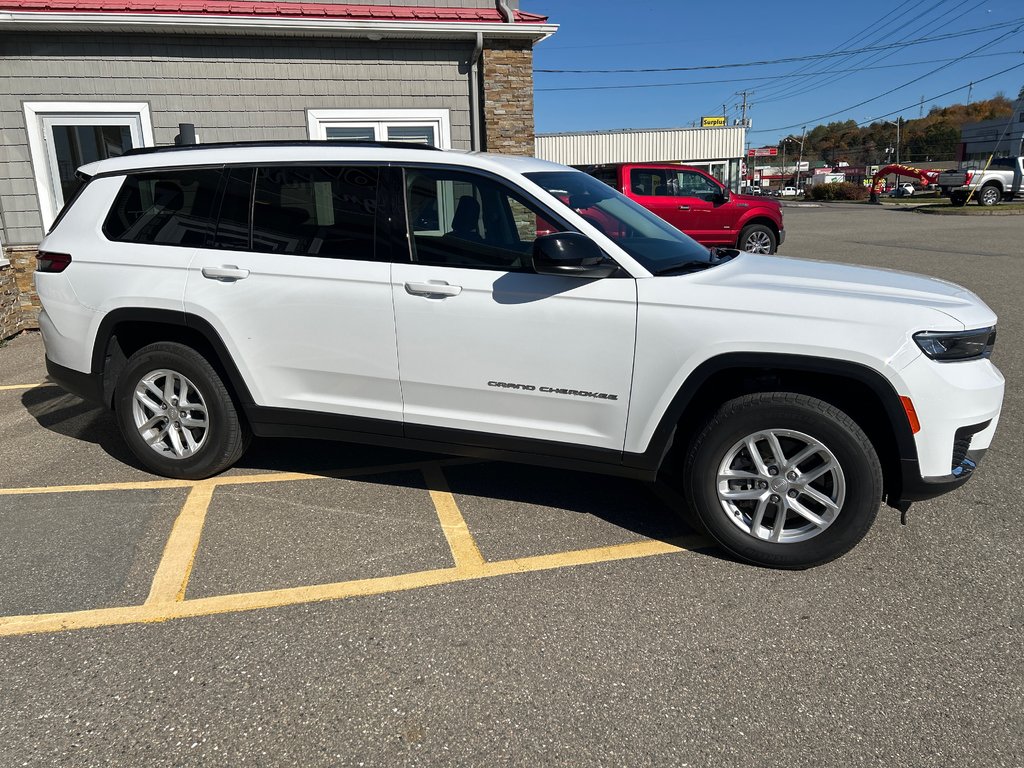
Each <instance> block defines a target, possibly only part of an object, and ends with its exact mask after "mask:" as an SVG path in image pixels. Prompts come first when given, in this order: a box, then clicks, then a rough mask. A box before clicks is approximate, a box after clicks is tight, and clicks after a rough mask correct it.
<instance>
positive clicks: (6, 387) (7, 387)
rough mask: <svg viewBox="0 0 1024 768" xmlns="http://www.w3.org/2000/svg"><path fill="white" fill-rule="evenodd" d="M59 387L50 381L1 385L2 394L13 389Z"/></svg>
mask: <svg viewBox="0 0 1024 768" xmlns="http://www.w3.org/2000/svg"><path fill="white" fill-rule="evenodd" d="M56 386H57V385H56V384H54V383H53V382H50V381H42V382H40V383H39V384H3V385H0V392H5V391H7V390H13V389H38V388H39V387H56Z"/></svg>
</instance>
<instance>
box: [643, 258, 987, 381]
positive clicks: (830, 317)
mask: <svg viewBox="0 0 1024 768" xmlns="http://www.w3.org/2000/svg"><path fill="white" fill-rule="evenodd" d="M637 291H638V295H639V299H640V302H641V305H642V307H641V313H643V312H644V311H645V310H644V309H643V306H644V305H646V306H647V307H650V308H651V310H652V314H654V315H656V316H658V317H659V318H660V319H659V322H674V323H677V324H678V325H679V326H680V331H679V332H680V333H684V334H687V335H690V336H698V337H705V338H718V339H721V337H722V336H723V334H722V332H721V329H722V328H728V327H736V328H741V329H742V332H741V333H740V334H739V335H742V336H743V339H742V341H744V342H745V343H746V344H747V346H749V344H750V343H758V344H759V347H758V348H759V349H762V350H764V351H769V350H775V351H786V352H794V353H798V354H809V352H808V350H813V351H814V354H819V355H821V356H826V357H828V356H841V357H844V358H846V359H852V360H858V359H862V360H863V361H864V362H866V363H867V362H870V360H871V359H875V360H877V359H884V360H888V361H890V362H891V363H892V364H894V365H902V364H904V363H905V362H906V361H908V360H909V359H911V358H912V357H913V356H916V355H918V354H920V351H919V350H918V349H917V347H916V345H915V344H914V343H913V341H912V338H911V337H912V336H913V334H915V333H917V332H918V331H959V330H964V329H965V328H984V327H987V326H991V325H995V323H996V316H995V313H994V312H992V310H991V309H989V308H988V307H987V306H986V305H985V303H984V302H982V301H981V299H979V298H978V297H977V296H975V295H974V294H973V293H971V292H970V291H968V290H967V289H966V288H963V287H961V286H959V285H956V284H954V283H950V282H946V281H945V280H939V279H937V278H933V277H924V276H922V275H915V274H910V273H907V272H898V271H895V270H887V269H874V268H870V267H855V266H849V265H846V264H836V263H833V262H821V261H811V260H808V259H792V258H784V257H780V256H761V255H755V254H749V253H741V254H740V255H739V256H737V257H735V258H734V259H732V260H731V261H729V262H726V263H725V264H722V265H720V266H717V267H712V268H710V269H706V270H704V271H702V272H695V273H691V274H686V275H678V276H667V277H654V278H651V279H645V280H640V281H638V285H637ZM737 340H738V339H737ZM722 345H723V346H727V344H725V343H723V344H722ZM869 350H870V353H869V352H868V351H869Z"/></svg>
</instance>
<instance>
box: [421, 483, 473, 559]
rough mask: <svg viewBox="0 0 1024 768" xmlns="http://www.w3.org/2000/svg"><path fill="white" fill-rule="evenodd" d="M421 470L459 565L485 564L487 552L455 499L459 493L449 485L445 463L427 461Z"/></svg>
mask: <svg viewBox="0 0 1024 768" xmlns="http://www.w3.org/2000/svg"><path fill="white" fill-rule="evenodd" d="M421 471H422V473H423V479H424V480H425V481H426V483H427V490H429V491H430V500H431V501H432V502H434V509H435V510H437V519H438V520H440V522H441V530H442V531H444V537H445V538H446V539H447V540H448V546H449V547H450V548H451V550H452V558H454V560H455V567H456V568H479V567H480V566H481V565H483V564H484V556H483V555H482V554H480V548H479V547H478V546H477V544H476V539H474V538H473V534H472V533H470V532H469V526H468V525H466V520H465V518H463V516H462V512H460V511H459V507H458V505H457V504H456V503H455V497H454V496H452V492H451V489H449V487H448V480H447V479H446V478H445V476H444V471H443V470H442V469H441V465H440V464H427V465H426V466H425V467H423V468H422V470H421Z"/></svg>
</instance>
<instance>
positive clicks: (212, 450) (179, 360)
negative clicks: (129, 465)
mask: <svg viewBox="0 0 1024 768" xmlns="http://www.w3.org/2000/svg"><path fill="white" fill-rule="evenodd" d="M173 346H179V345H173ZM171 347H172V345H170V344H160V345H154V347H152V348H147V349H144V350H142V351H141V352H140V353H138V354H136V355H133V356H132V358H131V359H130V360H129V361H128V365H127V366H126V367H125V369H124V371H122V373H121V376H120V377H119V378H118V384H117V389H116V390H115V394H114V409H115V414H116V418H117V422H118V426H119V427H120V429H121V434H122V435H123V436H124V439H125V441H126V442H127V443H128V446H129V448H131V450H132V453H133V454H134V455H135V457H136V458H137V459H138V460H139V461H140V462H141V463H142V464H143V465H145V466H146V468H147V469H149V470H151V471H152V472H155V473H157V474H159V475H164V476H166V477H175V478H185V479H200V478H203V477H209V476H210V475H213V474H216V473H217V472H218V471H220V469H221V467H220V466H219V465H220V464H221V463H222V459H223V456H224V455H225V453H226V452H227V451H228V449H229V446H228V440H229V435H230V434H231V431H232V427H233V424H232V421H233V420H235V419H236V418H237V417H236V415H235V411H234V404H233V403H232V402H231V401H230V399H228V400H227V401H226V402H225V401H224V398H223V397H222V396H221V393H222V392H223V391H224V386H223V384H222V383H221V381H220V377H218V376H217V373H216V371H214V370H213V368H212V367H211V366H210V365H209V363H207V362H206V361H205V360H204V359H203V358H201V357H200V356H199V355H198V353H192V354H188V352H184V353H183V352H180V351H179V350H173V349H171ZM179 349H180V350H188V348H187V347H179ZM188 351H190V350H188ZM158 369H167V370H171V371H175V372H177V373H180V374H182V375H183V376H185V377H186V378H188V379H189V381H191V382H192V383H193V384H194V385H195V386H196V388H197V389H198V390H199V392H200V394H201V395H202V397H203V400H204V401H205V403H206V408H207V420H208V424H209V426H208V428H207V429H208V431H207V435H206V442H205V443H204V444H203V446H202V447H201V448H200V449H199V451H197V452H196V453H195V454H194V455H192V456H189V457H187V458H183V459H169V458H165V457H163V456H161V455H160V454H159V453H157V452H156V451H154V450H153V449H152V448H151V447H150V446H149V445H147V444H146V441H145V440H143V439H142V436H141V435H140V434H139V430H138V428H137V427H136V426H135V420H134V418H133V415H132V406H133V401H134V398H135V388H136V386H138V383H139V381H141V379H142V377H143V376H145V375H146V374H148V373H150V372H151V371H155V370H158ZM234 426H235V428H237V424H235V425H234Z"/></svg>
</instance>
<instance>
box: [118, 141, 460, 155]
mask: <svg viewBox="0 0 1024 768" xmlns="http://www.w3.org/2000/svg"><path fill="white" fill-rule="evenodd" d="M229 147H385V148H389V149H429V150H433V151H438V152H440V151H442V150H440V149H439V148H438V147H434V146H431V145H430V144H414V143H413V142H411V141H358V140H355V141H352V140H337V139H318V140H310V139H283V140H279V141H222V142H214V143H211V144H180V145H179V144H174V145H169V146H164V147H135V148H133V149H129V150H128V151H127V152H125V153H124V156H125V157H127V156H130V155H151V154H157V153H160V152H182V151H185V150H190V149H218V148H219V149H226V148H229Z"/></svg>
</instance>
